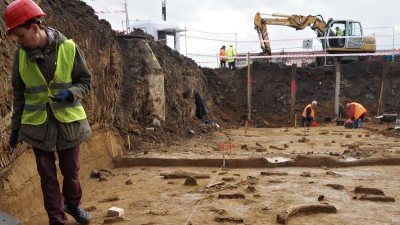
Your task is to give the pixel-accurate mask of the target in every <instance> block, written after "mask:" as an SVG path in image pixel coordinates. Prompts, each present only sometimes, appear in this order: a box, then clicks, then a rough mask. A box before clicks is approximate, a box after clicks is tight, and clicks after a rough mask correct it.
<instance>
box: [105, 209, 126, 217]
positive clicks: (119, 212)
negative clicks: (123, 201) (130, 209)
mask: <svg viewBox="0 0 400 225" xmlns="http://www.w3.org/2000/svg"><path fill="white" fill-rule="evenodd" d="M123 214H124V209H121V208H118V207H111V208H109V209H108V211H107V216H122V215H123Z"/></svg>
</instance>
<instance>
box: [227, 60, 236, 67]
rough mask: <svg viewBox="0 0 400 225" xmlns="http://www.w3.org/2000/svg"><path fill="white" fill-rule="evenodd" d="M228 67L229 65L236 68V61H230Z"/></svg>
mask: <svg viewBox="0 0 400 225" xmlns="http://www.w3.org/2000/svg"><path fill="white" fill-rule="evenodd" d="M228 67H229V69H236V66H235V61H233V62H228Z"/></svg>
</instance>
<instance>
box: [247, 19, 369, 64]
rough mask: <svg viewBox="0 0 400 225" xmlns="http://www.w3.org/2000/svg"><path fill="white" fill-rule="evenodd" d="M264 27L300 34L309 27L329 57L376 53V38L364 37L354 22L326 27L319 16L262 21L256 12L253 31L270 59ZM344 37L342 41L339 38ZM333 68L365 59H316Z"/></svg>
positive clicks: (349, 21) (347, 21)
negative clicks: (273, 27) (299, 32)
mask: <svg viewBox="0 0 400 225" xmlns="http://www.w3.org/2000/svg"><path fill="white" fill-rule="evenodd" d="M267 25H278V26H288V27H293V28H295V29H296V30H303V29H305V28H306V27H310V28H311V29H312V30H313V31H314V32H315V33H316V34H317V37H319V38H321V39H320V40H321V43H322V48H323V50H324V51H326V53H328V54H343V53H374V52H375V51H376V44H375V37H372V36H371V37H364V33H363V29H362V26H361V23H360V22H358V21H353V20H333V19H329V20H328V22H327V23H326V22H325V21H324V19H323V17H322V16H321V15H317V16H310V15H309V16H301V15H285V14H279V13H274V14H272V17H268V18H263V17H262V16H261V14H260V13H259V12H258V13H256V15H255V16H254V26H255V27H254V28H255V29H256V30H257V33H258V36H259V39H260V44H261V49H262V50H263V52H264V54H267V55H271V53H272V52H271V45H270V42H269V37H268V30H267ZM338 36H343V38H338ZM325 59H326V60H327V61H326V62H325V63H327V64H332V63H333V62H334V61H336V60H338V61H363V60H366V57H365V56H364V57H363V56H341V57H319V58H317V64H319V65H321V64H325V63H323V62H322V60H325Z"/></svg>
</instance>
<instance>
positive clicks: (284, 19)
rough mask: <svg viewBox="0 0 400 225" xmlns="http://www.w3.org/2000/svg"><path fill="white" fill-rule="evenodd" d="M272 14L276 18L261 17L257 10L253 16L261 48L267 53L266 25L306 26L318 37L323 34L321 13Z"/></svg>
mask: <svg viewBox="0 0 400 225" xmlns="http://www.w3.org/2000/svg"><path fill="white" fill-rule="evenodd" d="M272 16H273V17H276V18H273V17H272V18H263V17H262V16H261V14H260V13H259V12H258V13H256V15H255V17H254V28H255V29H256V31H257V33H258V38H259V40H260V45H261V49H262V50H263V52H264V53H266V54H268V55H271V45H270V43H269V37H268V30H267V25H279V26H287V27H293V28H295V29H296V30H303V29H304V28H306V27H310V28H311V29H312V30H313V31H315V33H316V34H317V36H318V37H323V36H324V30H325V28H326V23H325V21H324V19H323V18H322V16H321V15H317V16H300V15H285V14H278V13H275V14H272Z"/></svg>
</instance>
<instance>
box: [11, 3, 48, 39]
mask: <svg viewBox="0 0 400 225" xmlns="http://www.w3.org/2000/svg"><path fill="white" fill-rule="evenodd" d="M45 15H46V14H45V13H44V12H43V10H42V9H41V8H40V7H39V6H38V5H37V4H36V3H35V2H34V1H32V0H16V1H13V2H12V3H11V4H9V5H8V6H7V8H6V10H5V12H4V19H5V20H6V26H7V28H6V32H9V31H10V30H12V29H14V28H15V27H17V26H19V25H21V24H23V23H25V22H26V21H28V20H30V19H33V18H35V17H41V16H45Z"/></svg>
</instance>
